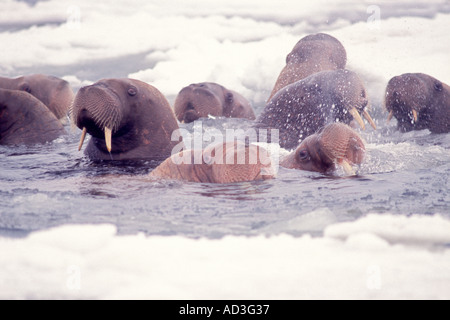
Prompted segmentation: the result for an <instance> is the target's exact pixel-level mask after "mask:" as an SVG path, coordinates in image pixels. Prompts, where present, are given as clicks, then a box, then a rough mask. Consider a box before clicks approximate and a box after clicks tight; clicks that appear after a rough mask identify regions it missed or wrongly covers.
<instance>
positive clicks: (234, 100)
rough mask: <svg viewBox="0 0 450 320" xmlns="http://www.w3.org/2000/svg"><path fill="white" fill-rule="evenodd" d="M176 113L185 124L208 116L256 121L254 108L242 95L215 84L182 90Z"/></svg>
mask: <svg viewBox="0 0 450 320" xmlns="http://www.w3.org/2000/svg"><path fill="white" fill-rule="evenodd" d="M174 111H175V115H176V116H177V119H178V120H179V121H180V122H184V123H189V122H193V121H195V120H197V119H199V118H205V117H208V116H214V117H226V118H245V119H250V120H254V119H255V113H254V111H253V108H252V106H251V105H250V103H249V102H248V101H247V100H246V99H245V98H244V97H243V96H242V95H241V94H239V93H237V92H235V91H232V90H228V89H226V88H225V87H223V86H221V85H219V84H217V83H213V82H202V83H195V84H191V85H189V86H187V87H184V88H183V89H181V91H180V92H179V93H178V95H177V97H176V99H175V104H174Z"/></svg>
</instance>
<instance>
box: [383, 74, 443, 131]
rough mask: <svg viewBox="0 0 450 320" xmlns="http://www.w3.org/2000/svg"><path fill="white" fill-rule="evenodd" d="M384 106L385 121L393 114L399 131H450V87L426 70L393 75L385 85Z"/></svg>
mask: <svg viewBox="0 0 450 320" xmlns="http://www.w3.org/2000/svg"><path fill="white" fill-rule="evenodd" d="M385 107H386V109H387V111H388V112H389V116H388V121H389V120H390V119H391V118H392V117H395V118H396V119H397V126H398V128H399V130H401V131H411V130H423V129H428V130H430V131H431V132H433V133H446V132H450V87H449V86H448V85H446V84H445V83H442V82H441V81H439V80H437V79H435V78H433V77H431V76H429V75H427V74H423V73H405V74H402V75H400V76H396V77H394V78H392V79H391V80H390V81H389V83H388V85H387V87H386V95H385Z"/></svg>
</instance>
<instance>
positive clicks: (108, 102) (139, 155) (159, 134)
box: [71, 79, 178, 160]
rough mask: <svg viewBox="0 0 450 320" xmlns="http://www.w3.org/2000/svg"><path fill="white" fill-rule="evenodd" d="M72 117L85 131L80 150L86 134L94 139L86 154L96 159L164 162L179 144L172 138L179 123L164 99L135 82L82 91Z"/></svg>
mask: <svg viewBox="0 0 450 320" xmlns="http://www.w3.org/2000/svg"><path fill="white" fill-rule="evenodd" d="M71 118H72V121H73V123H74V124H75V125H76V126H77V127H79V128H80V129H82V130H83V132H82V137H81V140H80V145H79V149H81V147H82V145H83V141H84V138H85V136H86V133H89V134H90V135H91V136H92V137H93V139H91V142H90V144H89V146H88V148H87V153H88V154H89V155H91V156H90V157H91V158H94V159H99V160H110V159H113V160H131V159H154V158H155V157H159V158H162V159H165V158H167V157H168V156H169V155H170V153H171V149H172V148H173V147H174V146H175V145H176V143H177V142H175V141H173V142H172V141H171V135H172V133H173V131H175V130H177V129H178V124H177V122H176V119H175V116H174V114H173V111H172V109H171V108H170V105H169V103H168V102H167V100H166V99H165V97H164V96H163V95H162V94H161V93H160V92H159V91H158V90H157V89H156V88H154V87H152V86H150V85H148V84H146V83H144V82H141V81H138V80H134V79H104V80H100V81H98V82H96V83H94V84H93V85H90V86H86V87H83V88H81V89H80V90H79V91H78V93H77V95H76V97H75V100H74V103H73V106H72V109H71ZM92 141H93V142H92Z"/></svg>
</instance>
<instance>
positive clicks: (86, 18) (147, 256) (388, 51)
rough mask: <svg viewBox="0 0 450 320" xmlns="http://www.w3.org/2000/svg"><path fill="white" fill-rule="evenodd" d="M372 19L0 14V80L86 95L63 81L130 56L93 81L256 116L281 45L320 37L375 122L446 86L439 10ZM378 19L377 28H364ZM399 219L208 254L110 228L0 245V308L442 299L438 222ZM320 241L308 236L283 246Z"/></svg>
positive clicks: (271, 229)
mask: <svg viewBox="0 0 450 320" xmlns="http://www.w3.org/2000/svg"><path fill="white" fill-rule="evenodd" d="M75 3H76V4H75ZM370 5H371V3H369V2H365V1H357V0H354V1H348V0H344V1H336V2H330V1H322V0H321V1H314V2H311V1H309V2H301V1H296V2H292V1H288V0H277V1H269V0H265V1H262V0H245V1H243V0H226V1H213V2H211V1H205V0H192V1H189V5H185V4H184V2H181V1H177V0H165V1H161V2H158V1H139V0H120V1H114V5H112V4H111V3H110V2H105V1H95V2H92V1H87V0H79V1H76V2H73V1H56V0H49V1H40V2H37V3H36V4H35V5H34V6H29V5H27V4H25V3H24V2H18V1H14V0H2V2H0V43H3V44H8V45H4V46H2V54H1V56H0V73H1V74H7V75H10V76H16V74H14V73H15V72H16V71H17V70H28V69H33V70H38V69H39V68H43V69H46V70H57V71H58V73H59V76H61V77H64V78H65V79H67V80H68V81H70V82H71V84H72V85H73V86H74V88H76V89H77V88H79V87H80V86H82V85H85V84H88V83H91V82H94V81H97V80H99V79H96V78H94V77H83V76H82V74H79V73H77V72H76V69H77V66H78V65H80V64H81V65H88V66H90V68H94V67H95V66H96V65H97V64H98V63H100V62H101V61H104V60H108V59H109V60H110V61H112V63H114V61H116V60H119V59H122V58H124V59H127V57H129V56H134V55H142V57H143V61H140V62H139V61H134V60H132V59H130V61H129V62H127V63H125V64H124V65H125V66H121V67H120V69H119V67H117V68H118V69H117V70H114V67H111V70H107V71H108V72H109V74H114V72H115V71H117V72H118V73H120V74H121V76H129V77H131V78H136V79H140V80H142V81H146V82H149V83H150V84H152V85H154V86H156V87H157V88H158V89H159V90H161V91H162V93H163V94H164V95H166V96H167V97H168V98H169V100H173V98H174V97H175V95H176V94H177V93H178V92H179V90H180V89H181V88H182V87H184V86H186V85H188V84H190V83H194V82H201V81H213V82H218V83H221V84H222V85H224V86H226V87H228V88H229V89H232V90H235V91H238V92H240V93H241V94H243V95H244V96H246V97H247V98H248V99H249V100H250V101H251V102H252V103H253V104H254V107H255V109H256V110H257V111H260V110H262V107H263V105H264V102H265V100H266V99H267V97H268V95H269V93H270V91H271V90H272V87H273V85H274V83H275V81H276V78H277V76H278V74H279V72H280V70H281V69H282V67H283V66H284V63H285V57H286V55H287V53H288V52H289V51H290V50H291V49H292V47H293V46H294V45H295V43H296V42H297V41H298V40H299V39H300V38H302V37H303V36H305V35H307V34H309V33H315V32H327V33H329V34H331V35H333V36H335V37H337V38H338V39H339V40H340V41H341V42H342V43H343V45H344V46H345V48H346V50H347V55H348V64H347V66H348V68H349V69H351V70H354V71H356V72H358V73H359V74H360V76H361V77H362V79H363V80H364V82H365V83H366V84H368V91H369V96H370V99H371V102H372V105H373V107H374V109H375V112H380V113H381V112H382V107H381V106H382V98H383V92H384V88H385V86H386V84H387V82H388V80H389V79H390V78H391V77H393V76H395V75H398V74H401V73H405V72H423V73H427V74H430V75H432V76H434V77H436V78H438V79H440V80H441V81H443V82H445V83H447V84H449V83H450V64H449V63H448V52H449V49H450V48H449V47H450V43H449V41H448V23H449V18H450V9H449V6H448V2H446V1H439V0H436V1H426V2H412V1H406V0H405V1H399V2H396V4H392V3H391V2H390V1H375V7H371V8H369V6H370ZM369 9H370V10H369ZM377 9H379V12H378V13H379V14H380V19H381V20H376V19H375V20H371V17H374V16H373V14H376V13H377V11H376V10H377ZM371 10H372V11H371ZM373 10H375V11H373ZM375 18H376V16H375ZM74 66H75V67H74ZM66 70H70V71H66ZM93 73H95V70H94V72H93ZM91 74H92V73H91ZM384 147H385V148H386V149H389V148H391V146H390V145H385V146H384ZM373 148H374V149H375V148H376V149H378V150H381V151H382V150H383V146H377V147H373ZM430 148H431V147H430ZM434 148H439V147H434ZM433 150H434V149H433ZM435 152H436V154H439V153H442V152H445V156H447V153H448V152H447V151H446V150H444V151H442V150H440V149H438V150H435ZM40 201H42V205H45V204H46V199H41V200H40ZM34 203H35V201H34ZM406 214H409V213H408V212H405V215H404V216H399V215H390V214H383V215H380V214H370V212H368V213H366V215H364V216H363V217H362V218H360V219H358V220H356V221H352V222H344V223H338V222H337V221H336V219H335V216H334V214H333V212H332V211H331V210H330V209H327V208H322V209H317V210H316V211H313V212H311V213H309V214H306V215H303V216H301V217H298V218H296V219H293V220H290V221H288V222H280V223H277V224H274V225H269V226H266V227H265V229H264V230H262V231H264V232H265V233H267V235H259V236H252V237H237V236H226V237H224V238H222V239H216V240H211V239H203V238H202V239H190V238H185V237H182V236H167V237H163V236H148V237H146V236H144V235H142V234H139V235H127V236H124V235H117V234H116V228H115V227H114V226H112V225H64V226H60V227H56V228H54V229H50V230H42V231H37V232H33V233H31V234H30V235H28V236H27V237H25V238H5V237H0V252H2V258H1V263H0V299H41V298H44V299H52V298H55V299H59V298H75V299H79V298H81V299H128V298H132V299H136V298H138V299H449V298H450V273H449V270H450V250H449V244H450V221H449V220H447V219H445V218H443V217H442V216H440V215H434V216H426V215H424V216H414V215H413V216H406ZM324 228H325V232H324V235H323V236H319V237H313V236H312V235H308V234H306V235H303V236H301V237H295V236H292V235H291V234H292V231H299V232H305V231H308V230H309V231H316V230H322V229H324ZM288 231H289V232H290V233H289V234H287V233H286V232H288Z"/></svg>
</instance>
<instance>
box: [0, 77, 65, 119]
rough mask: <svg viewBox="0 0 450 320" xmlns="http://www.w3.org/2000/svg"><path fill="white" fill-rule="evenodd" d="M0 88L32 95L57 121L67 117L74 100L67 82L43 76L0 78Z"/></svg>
mask: <svg viewBox="0 0 450 320" xmlns="http://www.w3.org/2000/svg"><path fill="white" fill-rule="evenodd" d="M0 88H3V89H11V90H22V91H26V92H28V93H30V94H32V95H33V96H34V97H36V98H37V99H39V100H40V101H41V102H42V103H44V104H45V105H46V106H47V107H48V108H49V109H50V111H51V112H53V114H54V115H55V116H56V117H57V118H58V119H62V118H64V117H65V116H67V113H68V111H69V108H70V105H71V104H72V102H73V98H74V93H73V90H72V88H71V87H70V85H69V83H68V82H67V81H65V80H63V79H60V78H57V77H53V76H48V75H43V74H32V75H27V76H23V77H19V78H15V79H11V78H4V77H0Z"/></svg>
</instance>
